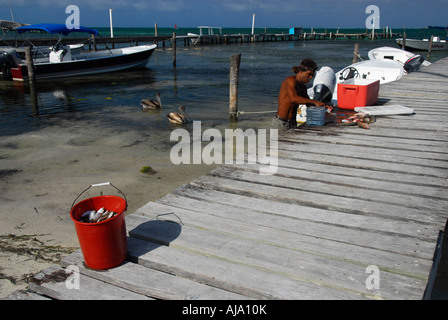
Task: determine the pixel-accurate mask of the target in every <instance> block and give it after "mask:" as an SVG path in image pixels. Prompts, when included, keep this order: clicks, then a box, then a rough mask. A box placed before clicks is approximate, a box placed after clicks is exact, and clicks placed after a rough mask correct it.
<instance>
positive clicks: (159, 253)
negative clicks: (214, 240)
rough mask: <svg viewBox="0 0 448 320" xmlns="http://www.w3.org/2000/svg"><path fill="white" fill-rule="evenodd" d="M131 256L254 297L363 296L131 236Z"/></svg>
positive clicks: (182, 275) (148, 264)
mask: <svg viewBox="0 0 448 320" xmlns="http://www.w3.org/2000/svg"><path fill="white" fill-rule="evenodd" d="M128 243H129V244H130V249H129V252H128V256H129V259H131V260H132V261H134V262H136V263H138V264H140V265H144V266H146V267H149V268H153V269H156V270H160V271H163V272H167V273H171V274H174V275H176V276H179V277H184V278H188V279H192V280H194V281H198V282H201V283H205V284H208V285H210V286H214V287H218V288H222V289H224V290H228V291H231V292H235V293H239V294H242V295H245V296H249V297H252V298H255V299H305V300H306V299H363V298H365V297H362V296H359V295H358V294H356V293H355V292H352V291H346V290H341V288H338V289H334V288H328V287H325V286H320V285H317V284H309V283H307V282H303V281H300V280H298V279H291V278H288V277H285V276H284V275H282V274H281V273H280V272H274V273H270V272H268V271H266V270H260V269H256V268H253V267H251V266H250V265H247V264H244V263H243V264H236V263H232V262H230V261H227V260H221V259H218V258H216V257H215V256H214V255H204V254H200V253H199V252H195V251H192V250H181V249H178V248H174V247H166V246H161V245H158V244H154V243H152V242H148V241H144V240H140V239H137V238H133V237H131V238H129V240H128Z"/></svg>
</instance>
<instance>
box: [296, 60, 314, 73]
mask: <svg viewBox="0 0 448 320" xmlns="http://www.w3.org/2000/svg"><path fill="white" fill-rule="evenodd" d="M307 70H311V71H313V72H315V71H316V70H317V64H316V62H314V60H312V59H309V58H307V59H303V60H302V62H300V66H298V67H292V72H294V73H299V71H307Z"/></svg>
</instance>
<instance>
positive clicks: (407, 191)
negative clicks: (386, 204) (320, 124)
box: [237, 161, 448, 200]
mask: <svg viewBox="0 0 448 320" xmlns="http://www.w3.org/2000/svg"><path fill="white" fill-rule="evenodd" d="M282 163H283V161H282ZM295 163H296V164H297V166H294V167H293V168H291V167H283V166H281V167H280V166H279V167H278V168H277V173H276V175H277V176H283V177H288V178H293V179H301V180H304V181H319V182H323V183H326V184H329V185H333V186H334V187H335V188H337V187H338V186H350V187H355V188H359V189H369V190H378V191H385V192H392V193H398V194H401V195H403V194H404V195H408V196H415V197H417V198H421V197H425V198H426V199H432V200H438V199H443V200H447V199H448V190H447V188H446V187H439V186H435V185H432V184H423V183H424V182H425V180H423V181H422V179H421V177H414V181H412V180H411V181H409V179H407V180H408V182H403V181H398V182H397V181H393V180H391V178H390V177H388V176H387V174H385V175H384V177H386V178H387V179H389V180H384V179H381V177H379V176H380V173H378V172H376V173H372V172H371V171H368V170H362V169H356V170H355V169H348V168H343V169H345V170H340V169H339V170H338V169H337V168H334V166H330V165H320V164H314V163H306V162H303V161H296V162H295ZM237 168H238V170H246V171H253V172H258V171H257V170H256V169H255V168H253V166H251V165H238V167H237ZM254 170H255V171H254ZM389 175H390V174H389ZM409 182H411V183H417V182H418V184H416V185H415V184H409ZM443 182H445V183H446V182H447V181H446V179H443Z"/></svg>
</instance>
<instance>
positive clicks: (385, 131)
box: [288, 126, 448, 142]
mask: <svg viewBox="0 0 448 320" xmlns="http://www.w3.org/2000/svg"><path fill="white" fill-rule="evenodd" d="M302 130H305V129H300V128H299V129H296V130H293V132H292V133H291V134H289V135H288V136H292V135H293V134H294V133H296V132H297V133H300V132H301V131H302ZM314 130H315V131H319V130H320V131H321V132H325V131H328V130H329V127H327V128H326V127H324V128H320V129H314ZM343 133H351V134H356V135H358V136H359V137H363V138H364V137H365V138H367V137H372V138H374V137H378V136H380V137H394V138H402V139H412V140H415V141H420V142H422V141H427V140H429V141H440V142H446V139H447V137H448V132H438V131H422V132H420V131H416V130H403V129H399V128H398V129H394V128H377V129H375V127H374V126H372V129H371V130H365V129H364V130H361V129H360V128H359V127H358V126H334V127H331V134H333V135H334V134H343Z"/></svg>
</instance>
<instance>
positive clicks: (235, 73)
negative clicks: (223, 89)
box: [229, 53, 241, 121]
mask: <svg viewBox="0 0 448 320" xmlns="http://www.w3.org/2000/svg"><path fill="white" fill-rule="evenodd" d="M240 64H241V53H239V54H234V55H233V56H231V57H230V97H229V98H230V99H229V113H230V120H231V121H232V120H233V121H237V120H238V80H239V74H240Z"/></svg>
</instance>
